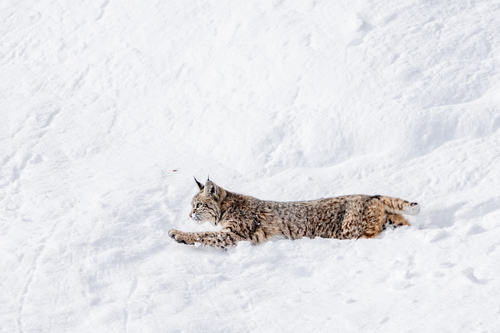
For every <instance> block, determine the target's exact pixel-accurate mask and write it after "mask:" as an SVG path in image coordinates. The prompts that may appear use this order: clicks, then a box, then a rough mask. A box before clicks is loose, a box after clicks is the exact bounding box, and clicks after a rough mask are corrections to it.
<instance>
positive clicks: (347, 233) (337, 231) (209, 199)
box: [168, 180, 420, 248]
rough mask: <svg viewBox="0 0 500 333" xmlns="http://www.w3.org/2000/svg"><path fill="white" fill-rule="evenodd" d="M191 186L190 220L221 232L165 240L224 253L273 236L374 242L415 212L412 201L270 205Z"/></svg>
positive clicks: (346, 199)
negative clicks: (387, 228)
mask: <svg viewBox="0 0 500 333" xmlns="http://www.w3.org/2000/svg"><path fill="white" fill-rule="evenodd" d="M196 183H197V184H198V187H199V192H198V193H197V194H196V195H195V196H194V198H193V200H192V203H191V205H192V209H191V213H190V214H189V216H190V217H191V218H192V219H193V220H194V221H195V222H197V223H204V222H210V223H211V224H213V225H222V231H217V232H189V233H188V232H182V231H179V230H175V229H172V230H170V231H169V233H168V234H169V236H170V237H172V238H173V239H175V240H176V241H177V242H179V243H183V244H190V245H193V244H195V243H200V244H204V245H209V246H214V247H222V248H225V247H229V246H235V245H236V244H237V243H238V242H239V241H250V242H252V243H253V244H259V243H262V242H265V241H267V240H269V239H270V238H272V237H285V238H288V239H299V238H302V237H309V238H315V237H322V238H338V239H352V238H373V237H375V236H377V235H378V234H379V233H380V232H381V231H382V230H383V229H384V226H385V225H386V224H392V225H395V226H402V225H410V223H409V222H408V221H407V220H406V219H405V218H404V217H403V216H402V215H401V214H408V215H415V214H418V212H419V211H420V206H419V205H418V204H417V203H415V202H413V203H412V202H408V201H405V200H402V199H398V198H391V197H386V196H381V195H373V196H370V195H347V196H342V197H334V198H327V199H318V200H312V201H297V202H275V201H264V200H259V199H256V198H253V197H250V196H246V195H241V194H237V193H232V192H229V191H226V190H224V189H223V188H222V187H219V186H217V185H216V184H215V183H213V182H212V181H210V180H208V181H207V182H206V183H205V185H202V184H201V183H199V182H198V181H196Z"/></svg>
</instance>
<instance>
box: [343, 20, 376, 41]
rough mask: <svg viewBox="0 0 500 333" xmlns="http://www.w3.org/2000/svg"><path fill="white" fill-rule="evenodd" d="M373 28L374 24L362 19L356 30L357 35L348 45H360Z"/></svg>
mask: <svg viewBox="0 0 500 333" xmlns="http://www.w3.org/2000/svg"><path fill="white" fill-rule="evenodd" d="M371 30H373V26H372V25H370V24H368V23H367V22H364V21H361V24H360V26H359V28H358V30H357V32H356V34H355V35H356V37H355V38H354V39H353V40H352V41H351V42H350V43H349V44H348V46H359V45H361V44H363V43H364V41H365V40H364V39H365V37H366V35H367V34H368V33H369V32H370V31H371Z"/></svg>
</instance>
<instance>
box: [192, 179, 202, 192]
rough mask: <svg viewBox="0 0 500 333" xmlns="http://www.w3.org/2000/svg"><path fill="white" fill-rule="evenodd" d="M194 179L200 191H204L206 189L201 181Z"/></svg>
mask: <svg viewBox="0 0 500 333" xmlns="http://www.w3.org/2000/svg"><path fill="white" fill-rule="evenodd" d="M193 178H194V181H195V182H196V185H198V188H199V189H200V191H203V188H204V186H203V184H202V183H200V182H199V181H197V180H196V178H195V177H193Z"/></svg>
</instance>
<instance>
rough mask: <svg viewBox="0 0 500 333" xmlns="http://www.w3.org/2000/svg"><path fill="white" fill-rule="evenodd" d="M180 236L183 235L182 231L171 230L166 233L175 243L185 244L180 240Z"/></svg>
mask: <svg viewBox="0 0 500 333" xmlns="http://www.w3.org/2000/svg"><path fill="white" fill-rule="evenodd" d="M182 234H183V232H182V231H179V230H175V229H171V230H170V231H169V232H168V235H169V236H170V238H172V239H173V240H175V241H176V242H177V243H181V244H186V241H185V240H183V239H182V238H181V237H182Z"/></svg>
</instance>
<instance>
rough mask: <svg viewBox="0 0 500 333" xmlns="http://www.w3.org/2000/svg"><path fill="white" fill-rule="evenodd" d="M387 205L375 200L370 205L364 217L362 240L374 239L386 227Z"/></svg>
mask: <svg viewBox="0 0 500 333" xmlns="http://www.w3.org/2000/svg"><path fill="white" fill-rule="evenodd" d="M384 212H385V205H384V204H383V203H381V202H380V201H379V200H376V199H373V200H371V201H370V202H369V203H368V206H367V207H366V210H365V213H364V214H363V217H362V219H363V220H362V222H361V223H362V225H363V227H364V233H363V236H361V237H362V238H373V237H375V236H377V235H378V234H379V233H380V232H382V230H383V229H384V228H383V225H384Z"/></svg>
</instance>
